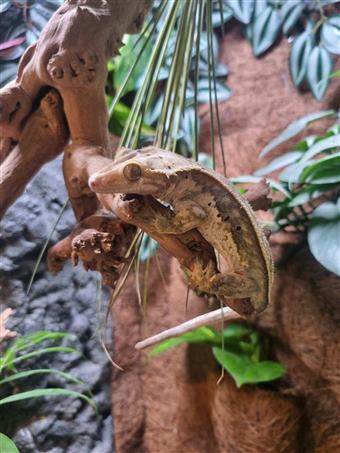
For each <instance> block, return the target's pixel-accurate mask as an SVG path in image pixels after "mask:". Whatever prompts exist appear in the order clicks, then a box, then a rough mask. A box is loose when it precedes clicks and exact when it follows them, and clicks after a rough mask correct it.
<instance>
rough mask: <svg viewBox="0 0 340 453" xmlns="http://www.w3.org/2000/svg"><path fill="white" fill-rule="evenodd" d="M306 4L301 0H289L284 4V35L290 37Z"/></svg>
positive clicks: (282, 16) (282, 15)
mask: <svg viewBox="0 0 340 453" xmlns="http://www.w3.org/2000/svg"><path fill="white" fill-rule="evenodd" d="M304 7H305V4H304V3H303V2H301V0H289V1H286V2H284V3H283V5H282V8H281V10H280V13H281V20H282V23H283V27H282V29H283V33H284V34H285V35H288V33H289V32H290V31H291V29H292V28H293V27H294V25H295V24H296V22H297V21H298V20H299V18H300V16H301V14H302V11H303V10H304Z"/></svg>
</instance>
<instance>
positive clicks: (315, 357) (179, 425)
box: [112, 28, 340, 453]
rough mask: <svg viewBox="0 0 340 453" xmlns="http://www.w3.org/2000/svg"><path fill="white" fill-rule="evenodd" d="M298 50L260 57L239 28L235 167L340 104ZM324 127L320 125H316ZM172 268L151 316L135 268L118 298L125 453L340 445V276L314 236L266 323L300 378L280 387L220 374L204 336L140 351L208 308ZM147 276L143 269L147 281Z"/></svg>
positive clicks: (235, 37)
mask: <svg viewBox="0 0 340 453" xmlns="http://www.w3.org/2000/svg"><path fill="white" fill-rule="evenodd" d="M288 53H289V45H288V44H287V43H286V42H285V41H284V42H281V43H280V45H279V46H278V47H276V48H275V49H274V50H273V51H271V52H270V53H268V54H267V55H265V56H264V57H263V58H261V59H259V60H255V59H254V58H253V56H252V54H251V49H250V47H249V44H248V43H247V42H246V41H245V40H244V38H243V36H242V33H241V30H240V29H239V28H234V29H233V30H232V31H231V32H229V33H228V34H227V35H226V37H225V38H224V43H223V45H222V54H221V60H222V61H223V62H224V63H226V64H227V65H228V67H229V69H230V76H229V79H228V83H229V84H230V86H231V88H232V89H233V96H232V97H231V98H230V100H228V101H227V102H225V103H222V104H221V105H220V112H221V118H222V123H223V124H222V128H223V135H224V137H223V144H224V148H225V157H226V160H227V173H228V174H227V175H228V176H237V175H239V174H246V173H251V172H253V171H254V170H256V169H257V168H259V167H260V166H262V165H264V163H263V162H261V161H259V160H258V154H259V152H260V150H261V148H262V147H263V146H264V145H265V144H266V143H268V142H269V141H270V140H271V139H272V138H273V137H275V136H276V135H278V133H279V132H280V131H281V130H282V129H283V128H284V127H286V126H287V124H288V123H289V122H291V121H293V120H295V119H296V118H297V117H299V116H302V115H304V114H307V113H311V112H313V111H318V110H322V109H323V108H328V107H330V106H333V102H334V99H335V98H336V96H337V93H336V92H335V90H334V88H333V90H332V89H331V90H330V92H329V94H328V96H327V98H326V100H325V101H324V103H323V105H320V104H318V103H316V102H315V101H314V100H313V99H312V97H311V95H310V94H309V93H300V94H298V93H297V91H296V89H295V87H294V86H293V85H292V83H291V80H290V76H289V74H288V68H287V60H288ZM250 62H251V64H250ZM201 113H202V116H203V127H202V134H201V150H205V151H206V150H208V149H209V143H210V137H209V115H208V113H207V108H205V107H203V108H202V112H201ZM322 130H324V125H321V124H320V123H319V124H314V125H312V126H311V127H309V129H308V130H307V133H311V134H313V133H317V132H318V131H320V132H321V131H322ZM301 137H302V135H301V136H299V137H297V140H298V139H299V138H301ZM216 142H218V140H216ZM293 144H294V140H292V141H291V142H290V143H288V145H287V148H288V147H289V146H291V145H293ZM283 149H285V147H284V146H283V147H281V150H283ZM218 151H219V150H217V155H218V154H219V153H218ZM279 152H280V149H279V150H278V153H279ZM219 164H220V168H222V162H219ZM300 240H301V238H300V237H299V236H296V235H280V236H276V235H274V236H272V237H271V244H272V250H273V253H274V255H275V258H276V259H278V258H279V257H281V256H283V254H284V253H285V252H286V251H287V249H288V248H289V246H290V245H291V244H292V243H293V242H299V241H300ZM160 267H161V270H162V275H163V279H162V278H161V276H160V272H159V266H158V265H157V262H156V260H155V259H154V260H153V262H152V263H151V264H150V268H149V272H148V277H147V278H146V279H145V280H146V281H147V284H148V288H149V290H148V303H147V312H146V315H142V313H141V311H140V308H139V305H138V297H137V295H136V291H135V289H134V279H133V278H132V277H131V279H130V280H129V282H128V285H127V287H126V289H125V291H124V292H123V294H122V295H121V297H120V299H119V300H118V301H117V303H116V305H115V306H114V308H113V322H114V342H115V357H114V358H115V360H116V361H117V362H118V363H119V365H121V366H122V367H123V368H124V370H125V372H124V373H121V372H118V371H115V372H114V378H113V387H112V400H113V413H114V424H115V432H116V438H115V441H116V450H117V452H118V453H156V452H157V453H158V452H161V453H187V452H189V453H244V452H247V453H260V452H263V451H265V452H266V453H267V452H273V453H274V452H275V453H277V452H282V453H283V452H285V453H286V452H290V453H300V452H302V451H306V452H307V451H308V452H317V453H333V452H334V453H335V452H338V451H339V450H340V423H339V419H340V405H339V403H340V402H339V385H338V383H339V369H340V359H339V354H338V352H337V351H338V350H339V338H340V322H339V321H340V308H339V307H340V282H339V278H337V277H336V276H335V275H334V274H331V273H330V272H328V271H326V270H325V269H324V268H322V266H321V265H320V264H319V263H317V262H316V261H315V260H314V258H313V257H312V256H311V254H310V252H309V250H308V248H307V246H303V247H302V248H301V250H300V252H298V253H297V254H295V255H293V256H292V257H291V258H290V259H289V261H288V262H287V263H286V264H285V266H284V267H283V268H282V269H280V270H279V271H278V272H277V273H276V276H275V281H276V283H275V288H274V292H273V293H274V294H273V301H272V304H271V306H270V307H269V308H268V309H267V310H265V311H264V313H263V314H262V315H261V316H260V318H259V321H258V325H259V328H260V329H262V330H263V331H265V332H267V333H268V334H269V335H270V336H271V337H272V340H273V345H274V351H273V352H274V355H275V356H276V357H277V358H278V359H279V360H280V361H281V362H282V363H283V364H284V365H285V366H286V367H287V369H288V376H287V378H286V379H285V380H284V381H282V383H281V385H280V386H277V385H276V386H272V387H271V388H270V389H269V388H268V387H267V388H266V389H265V388H262V389H260V388H257V387H249V386H245V387H243V388H241V389H236V388H235V385H234V384H233V382H232V381H231V380H230V379H228V378H227V377H225V378H224V379H223V381H222V382H221V383H220V384H219V385H217V384H216V382H217V380H218V378H219V377H220V369H219V368H218V367H217V366H216V363H215V361H214V359H213V357H212V355H211V352H210V351H209V349H206V348H205V347H203V346H196V345H190V346H184V345H182V346H180V347H179V348H175V349H173V350H170V351H168V352H166V353H164V354H163V355H160V356H159V357H157V358H155V359H152V360H150V359H148V358H147V356H146V353H145V352H143V351H141V352H140V351H136V350H135V349H134V345H135V343H136V342H138V341H139V340H141V339H143V338H146V337H148V336H151V335H153V334H155V333H158V332H160V331H162V330H165V329H167V328H169V327H171V326H174V325H176V324H180V323H181V322H183V321H185V320H186V319H190V318H192V317H194V316H197V315H200V314H202V313H205V312H206V311H207V309H208V305H207V302H206V301H205V300H203V299H201V298H198V297H197V296H195V295H194V294H191V295H190V298H189V307H188V310H187V311H186V308H185V301H186V285H185V282H184V280H183V277H182V274H181V272H180V271H179V269H178V264H177V263H176V262H175V261H174V260H169V259H168V257H167V256H166V255H165V254H163V253H162V254H160ZM143 276H144V273H143V271H142V272H141V282H142V281H143V280H144V277H143ZM163 280H165V281H163ZM214 308H216V307H215V306H211V307H210V309H214ZM126 331H128V332H129V336H128V337H127V336H126V335H125V334H124V333H125V332H126Z"/></svg>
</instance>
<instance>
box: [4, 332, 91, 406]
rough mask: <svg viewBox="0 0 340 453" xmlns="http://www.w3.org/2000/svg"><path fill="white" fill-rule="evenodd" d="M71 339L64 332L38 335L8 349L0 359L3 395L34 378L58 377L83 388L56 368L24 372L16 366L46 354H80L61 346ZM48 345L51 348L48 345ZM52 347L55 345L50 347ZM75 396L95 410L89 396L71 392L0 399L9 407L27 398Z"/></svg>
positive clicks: (39, 392) (43, 392)
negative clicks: (18, 383)
mask: <svg viewBox="0 0 340 453" xmlns="http://www.w3.org/2000/svg"><path fill="white" fill-rule="evenodd" d="M70 338H71V335H70V334H67V333H64V332H50V331H38V332H34V333H31V334H28V335H25V336H24V337H21V338H19V339H17V340H15V341H14V342H13V344H12V345H11V346H10V347H8V348H7V349H5V350H4V351H3V353H2V355H1V357H0V390H1V393H3V392H4V391H5V392H6V391H8V390H10V387H8V385H9V384H10V385H12V384H16V382H17V381H21V380H23V379H26V378H28V377H31V376H37V375H40V376H41V375H48V374H51V375H58V376H60V377H62V378H63V379H65V380H66V381H69V382H71V383H73V384H77V385H84V383H83V382H82V381H80V380H79V379H77V378H75V377H74V376H72V375H71V374H69V373H65V372H63V371H59V370H57V369H53V368H39V369H30V368H29V369H21V370H18V369H17V366H18V364H20V367H22V364H23V363H25V362H27V361H28V360H29V359H30V358H32V357H37V356H43V355H45V354H54V353H66V354H71V353H72V354H79V353H78V351H77V350H76V349H74V348H72V347H66V346H63V345H61V344H57V345H55V344H56V343H60V342H61V341H63V340H68V339H70ZM46 342H48V343H49V345H46ZM51 343H52V344H53V345H52V346H51ZM55 395H64V396H73V397H77V398H81V399H83V400H84V401H86V402H87V403H88V404H90V405H91V406H92V407H94V408H95V403H94V401H93V399H92V397H91V395H90V396H88V395H86V394H83V393H79V392H76V391H72V390H67V389H63V388H44V389H43V388H42V389H34V390H30V391H25V392H19V393H15V394H13V395H6V396H4V397H3V396H1V397H0V405H4V404H8V403H10V402H14V401H19V400H23V399H27V398H33V397H34V398H36V397H40V396H55Z"/></svg>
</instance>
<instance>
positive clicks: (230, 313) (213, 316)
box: [135, 307, 242, 349]
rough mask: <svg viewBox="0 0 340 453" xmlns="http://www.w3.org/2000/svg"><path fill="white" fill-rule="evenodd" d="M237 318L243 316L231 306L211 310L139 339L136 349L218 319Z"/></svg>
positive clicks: (228, 319) (230, 319) (212, 322)
mask: <svg viewBox="0 0 340 453" xmlns="http://www.w3.org/2000/svg"><path fill="white" fill-rule="evenodd" d="M236 319H242V317H241V316H240V315H239V314H238V313H236V312H235V311H234V310H232V309H231V308H229V307H224V308H223V309H222V310H221V309H220V308H219V309H218V310H214V311H211V312H210V313H205V314H204V315H200V316H197V317H196V318H193V319H190V320H189V321H186V322H183V323H182V324H179V325H177V326H175V327H171V328H170V329H167V330H163V332H160V333H158V334H156V335H153V336H152V337H149V338H146V339H145V340H142V341H139V342H138V343H136V344H135V348H136V349H144V348H146V347H148V346H152V345H154V344H157V343H160V342H161V341H164V340H167V339H168V338H173V337H178V336H179V335H183V334H184V333H187V332H191V331H192V330H194V329H197V328H198V327H202V326H208V325H210V324H214V323H215V322H216V321H221V320H223V321H233V320H236Z"/></svg>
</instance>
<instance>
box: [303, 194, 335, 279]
mask: <svg viewBox="0 0 340 453" xmlns="http://www.w3.org/2000/svg"><path fill="white" fill-rule="evenodd" d="M339 238H340V198H339V199H338V201H337V203H336V204H334V203H331V202H326V203H323V204H321V205H320V206H318V207H317V208H316V209H315V210H314V212H313V214H312V219H311V224H310V226H309V229H308V244H309V248H310V250H311V252H312V254H313V256H314V258H315V259H316V260H317V261H319V263H321V264H322V265H323V266H324V267H325V268H326V269H328V270H329V271H331V272H334V273H335V274H336V275H338V276H340V258H339V257H340V240H339Z"/></svg>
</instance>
